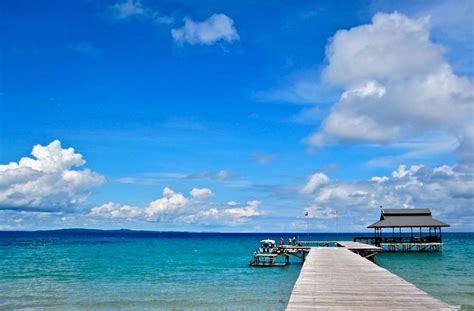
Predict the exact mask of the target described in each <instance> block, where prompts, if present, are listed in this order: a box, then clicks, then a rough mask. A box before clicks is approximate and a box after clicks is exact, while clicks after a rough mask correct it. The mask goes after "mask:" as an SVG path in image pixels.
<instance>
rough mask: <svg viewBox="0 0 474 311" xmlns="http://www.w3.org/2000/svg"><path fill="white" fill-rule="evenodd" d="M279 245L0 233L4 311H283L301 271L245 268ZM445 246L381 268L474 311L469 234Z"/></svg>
mask: <svg viewBox="0 0 474 311" xmlns="http://www.w3.org/2000/svg"><path fill="white" fill-rule="evenodd" d="M356 235H358V236H359V234H356ZM280 236H284V237H285V238H287V237H288V236H289V235H288V234H274V233H273V234H217V233H159V232H157V233H149V232H148V233H147V232H130V231H121V232H117V231H114V232H100V231H98V232H82V231H56V232H0V309H1V310H11V309H35V310H37V309H39V310H41V309H43V310H78V309H81V310H84V309H85V310H108V309H113V310H117V309H126V310H130V309H133V310H145V309H172V310H188V309H197V310H283V309H284V308H285V306H286V304H287V302H288V299H289V296H290V293H291V290H292V288H293V285H294V283H295V281H296V279H297V278H298V274H299V271H300V269H301V264H300V263H299V262H297V261H296V260H294V261H293V263H292V264H291V265H289V266H287V267H274V268H251V267H248V263H249V261H250V259H251V258H252V254H253V251H254V250H255V249H256V248H257V247H258V244H259V241H260V240H261V239H265V238H273V239H275V240H279V238H280ZM353 236H354V234H338V235H336V234H311V235H310V236H309V237H308V236H307V235H306V234H304V235H301V239H312V240H352V238H353ZM444 242H445V245H444V249H443V252H441V253H423V254H422V253H416V254H415V253H414V254H390V253H384V254H379V255H378V256H377V257H378V258H377V261H378V264H380V265H381V266H383V267H385V268H387V269H388V270H390V271H392V272H394V273H396V274H398V275H399V276H401V277H403V278H405V279H407V280H408V281H410V282H412V283H414V284H415V285H416V286H418V287H419V288H421V289H423V290H425V291H427V292H428V293H430V294H432V295H434V296H436V297H438V298H440V299H442V300H444V301H445V302H448V303H450V304H453V305H457V306H461V307H462V308H463V309H466V310H467V309H474V277H473V272H474V264H473V258H474V234H473V233H446V234H445V235H444Z"/></svg>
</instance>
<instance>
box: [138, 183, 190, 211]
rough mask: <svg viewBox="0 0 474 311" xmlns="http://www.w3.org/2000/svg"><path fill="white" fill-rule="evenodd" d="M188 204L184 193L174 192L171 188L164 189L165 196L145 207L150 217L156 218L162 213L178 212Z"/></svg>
mask: <svg viewBox="0 0 474 311" xmlns="http://www.w3.org/2000/svg"><path fill="white" fill-rule="evenodd" d="M187 205H188V199H186V198H185V197H184V195H183V194H182V193H179V192H174V191H173V190H172V189H171V188H168V187H166V188H164V189H163V197H162V198H160V199H158V200H155V201H153V202H151V203H150V204H149V205H148V207H147V208H146V209H145V213H146V215H147V217H148V218H149V219H156V218H157V217H159V216H161V215H162V214H166V213H170V212H177V211H179V210H181V209H182V208H184V207H186V206H187Z"/></svg>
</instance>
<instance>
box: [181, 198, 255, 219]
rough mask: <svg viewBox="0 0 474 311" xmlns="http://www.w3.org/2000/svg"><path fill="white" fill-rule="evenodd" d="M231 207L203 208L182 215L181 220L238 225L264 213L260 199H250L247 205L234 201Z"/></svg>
mask: <svg viewBox="0 0 474 311" xmlns="http://www.w3.org/2000/svg"><path fill="white" fill-rule="evenodd" d="M232 203H233V204H229V205H230V206H232V207H230V208H221V209H218V208H215V207H211V208H209V209H205V210H201V211H199V212H197V213H194V214H189V215H185V216H183V217H181V218H180V219H179V221H180V222H184V223H189V224H196V223H199V224H205V225H209V224H221V225H238V224H242V223H245V222H246V221H247V219H249V218H251V217H255V216H261V215H263V212H262V211H260V210H259V206H260V204H261V202H260V201H258V200H252V201H248V202H247V204H246V205H245V206H239V205H238V203H236V202H232Z"/></svg>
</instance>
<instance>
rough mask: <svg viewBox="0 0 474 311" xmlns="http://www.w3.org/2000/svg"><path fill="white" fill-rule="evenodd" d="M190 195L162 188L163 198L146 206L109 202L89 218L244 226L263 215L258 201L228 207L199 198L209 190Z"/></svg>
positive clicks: (99, 207) (207, 194)
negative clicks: (248, 221)
mask: <svg viewBox="0 0 474 311" xmlns="http://www.w3.org/2000/svg"><path fill="white" fill-rule="evenodd" d="M190 194H191V196H192V199H188V198H186V197H185V196H184V195H183V194H181V193H179V192H175V191H174V190H172V189H171V188H168V187H166V188H164V189H163V195H162V197H161V198H160V199H157V200H155V201H152V202H150V203H149V204H148V206H146V207H137V206H133V205H126V204H118V203H113V202H108V203H105V204H103V205H101V206H97V207H93V208H92V209H91V210H90V212H89V213H88V216H91V217H92V218H93V219H115V220H117V219H120V220H126V221H148V222H149V221H153V222H154V221H157V222H169V223H174V224H203V225H218V226H221V225H239V224H243V223H245V222H246V220H247V219H250V218H252V217H256V216H260V215H263V212H262V211H260V209H259V207H260V205H261V202H260V201H257V200H252V201H248V202H247V204H245V205H243V206H240V205H239V204H238V203H237V202H234V201H230V202H228V203H227V204H219V203H204V202H202V201H200V199H204V198H208V197H209V196H212V195H213V193H212V191H211V190H210V189H207V188H193V189H192V190H191V191H190ZM193 199H194V200H193ZM224 206H225V207H224Z"/></svg>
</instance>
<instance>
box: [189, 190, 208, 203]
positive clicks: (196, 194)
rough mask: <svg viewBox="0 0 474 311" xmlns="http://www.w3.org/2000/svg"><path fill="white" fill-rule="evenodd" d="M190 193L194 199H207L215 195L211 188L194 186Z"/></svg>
mask: <svg viewBox="0 0 474 311" xmlns="http://www.w3.org/2000/svg"><path fill="white" fill-rule="evenodd" d="M190 194H191V196H192V197H193V198H194V199H197V200H202V199H207V198H209V197H212V196H213V195H214V193H212V191H211V189H208V188H193V190H191V192H190Z"/></svg>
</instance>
